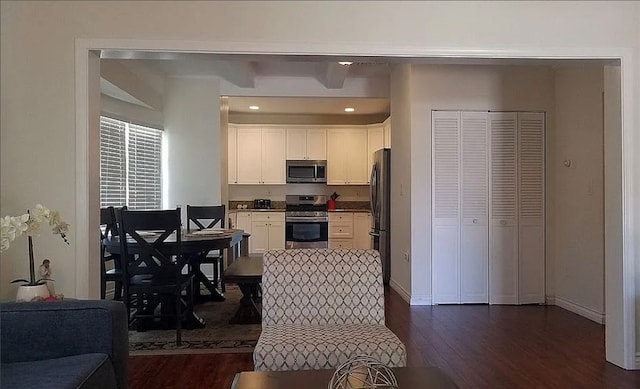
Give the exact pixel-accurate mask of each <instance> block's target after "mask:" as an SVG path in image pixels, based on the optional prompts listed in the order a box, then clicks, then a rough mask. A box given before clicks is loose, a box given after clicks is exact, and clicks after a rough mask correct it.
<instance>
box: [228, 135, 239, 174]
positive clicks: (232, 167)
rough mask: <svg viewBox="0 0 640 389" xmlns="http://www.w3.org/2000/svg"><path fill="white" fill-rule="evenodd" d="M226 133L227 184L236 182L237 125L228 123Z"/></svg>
mask: <svg viewBox="0 0 640 389" xmlns="http://www.w3.org/2000/svg"><path fill="white" fill-rule="evenodd" d="M228 128H229V130H228V135H227V138H228V139H227V168H228V176H227V181H228V182H229V184H237V183H238V155H237V151H238V127H236V126H232V125H229V127H228Z"/></svg>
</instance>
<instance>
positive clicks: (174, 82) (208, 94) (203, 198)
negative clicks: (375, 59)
mask: <svg viewBox="0 0 640 389" xmlns="http://www.w3.org/2000/svg"><path fill="white" fill-rule="evenodd" d="M164 116H165V128H164V132H165V134H164V136H165V140H166V146H167V147H166V157H167V174H166V175H165V177H166V180H165V182H163V186H165V190H166V196H165V198H164V199H165V204H164V207H165V208H175V207H176V206H177V205H181V206H182V207H183V208H185V209H186V206H187V204H192V205H213V204H220V201H221V181H220V174H221V170H222V168H221V163H220V149H221V145H220V87H219V82H218V80H217V79H215V78H208V79H196V78H170V79H169V80H168V81H167V89H166V95H165V109H164ZM225 149H226V147H225ZM185 217H186V213H184V212H183V218H185ZM185 222H186V219H185Z"/></svg>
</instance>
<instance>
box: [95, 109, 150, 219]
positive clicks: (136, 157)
mask: <svg viewBox="0 0 640 389" xmlns="http://www.w3.org/2000/svg"><path fill="white" fill-rule="evenodd" d="M161 165H162V131H161V130H158V129H155V128H150V127H144V126H140V125H137V124H131V123H127V122H124V121H121V120H117V119H113V118H108V117H105V116H101V117H100V206H101V207H108V206H122V205H126V206H127V207H129V208H131V209H159V208H162V170H161Z"/></svg>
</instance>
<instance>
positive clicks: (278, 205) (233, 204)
mask: <svg viewBox="0 0 640 389" xmlns="http://www.w3.org/2000/svg"><path fill="white" fill-rule="evenodd" d="M238 205H241V206H242V207H244V206H246V209H253V200H251V201H234V200H230V201H229V209H230V210H231V209H240V208H238ZM271 208H272V209H284V208H285V204H284V201H274V200H271Z"/></svg>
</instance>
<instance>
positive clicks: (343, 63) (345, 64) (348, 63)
mask: <svg viewBox="0 0 640 389" xmlns="http://www.w3.org/2000/svg"><path fill="white" fill-rule="evenodd" d="M338 63H339V64H340V65H344V66H349V65H351V64H352V63H353V62H348V61H342V62H338Z"/></svg>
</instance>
